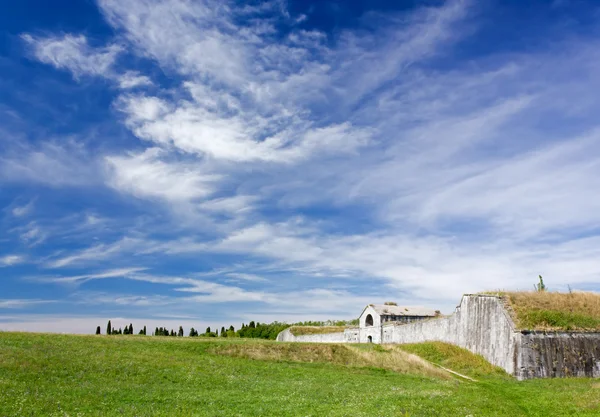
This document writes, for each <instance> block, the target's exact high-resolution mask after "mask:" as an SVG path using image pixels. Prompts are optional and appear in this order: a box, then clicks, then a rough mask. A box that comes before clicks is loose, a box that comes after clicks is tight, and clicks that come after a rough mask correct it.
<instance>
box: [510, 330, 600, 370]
mask: <svg viewBox="0 0 600 417" xmlns="http://www.w3.org/2000/svg"><path fill="white" fill-rule="evenodd" d="M517 350H518V355H517V369H516V373H515V376H516V377H517V378H519V379H529V378H549V377H565V376H587V377H594V378H599V377H600V334H598V333H567V332H551V333H546V332H544V333H539V332H538V333H536V332H532V333H526V332H522V333H520V334H519V340H518V342H517Z"/></svg>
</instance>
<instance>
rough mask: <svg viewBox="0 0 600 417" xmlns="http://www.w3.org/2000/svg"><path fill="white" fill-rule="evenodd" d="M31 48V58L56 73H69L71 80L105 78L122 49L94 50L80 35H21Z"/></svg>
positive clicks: (115, 47)
mask: <svg viewBox="0 0 600 417" xmlns="http://www.w3.org/2000/svg"><path fill="white" fill-rule="evenodd" d="M22 38H23V40H24V41H25V42H26V43H27V44H28V45H29V46H30V47H31V48H32V52H33V54H34V56H35V57H36V58H37V59H38V60H40V61H41V62H43V63H45V64H49V65H52V66H54V67H55V68H58V69H66V70H69V71H71V73H72V74H73V76H74V77H75V78H78V77H81V76H82V75H100V76H107V75H109V74H111V73H112V66H113V64H114V62H115V60H116V59H117V56H118V54H119V53H121V52H122V51H123V48H122V47H121V46H119V45H116V44H113V45H109V46H106V47H100V48H94V47H91V46H90V45H89V44H88V40H87V38H86V37H85V36H84V35H71V34H65V35H62V36H60V35H59V36H50V37H36V36H33V35H30V34H24V35H22Z"/></svg>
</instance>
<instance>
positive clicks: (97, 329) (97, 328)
mask: <svg viewBox="0 0 600 417" xmlns="http://www.w3.org/2000/svg"><path fill="white" fill-rule="evenodd" d="M96 334H101V333H100V326H98V327H96Z"/></svg>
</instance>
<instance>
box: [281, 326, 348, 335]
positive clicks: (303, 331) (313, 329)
mask: <svg viewBox="0 0 600 417" xmlns="http://www.w3.org/2000/svg"><path fill="white" fill-rule="evenodd" d="M346 329H347V327H345V326H292V327H290V332H291V333H292V334H293V335H294V336H303V335H307V334H325V333H343V332H344V330H346Z"/></svg>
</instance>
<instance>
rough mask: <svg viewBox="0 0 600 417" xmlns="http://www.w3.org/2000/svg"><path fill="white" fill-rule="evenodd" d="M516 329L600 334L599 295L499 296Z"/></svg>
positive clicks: (526, 293) (529, 293)
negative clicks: (503, 301) (505, 305)
mask: <svg viewBox="0 0 600 417" xmlns="http://www.w3.org/2000/svg"><path fill="white" fill-rule="evenodd" d="M497 294H498V295H500V296H501V297H502V298H503V299H504V300H505V301H506V303H507V306H508V307H509V311H511V313H512V316H513V320H514V321H515V325H516V326H517V327H518V328H519V329H528V330H558V331H560V330H568V331H600V294H598V293H592V292H572V293H560V292H551V291H541V292H538V291H520V292H499V293H497Z"/></svg>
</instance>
